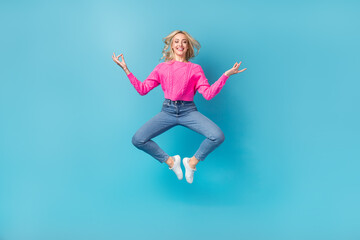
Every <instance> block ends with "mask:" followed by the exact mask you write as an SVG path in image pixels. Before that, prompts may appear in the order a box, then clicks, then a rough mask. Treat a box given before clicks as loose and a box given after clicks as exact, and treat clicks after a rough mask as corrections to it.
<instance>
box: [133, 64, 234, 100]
mask: <svg viewBox="0 0 360 240" xmlns="http://www.w3.org/2000/svg"><path fill="white" fill-rule="evenodd" d="M127 76H128V78H129V80H130V82H131V84H132V85H133V86H134V87H135V89H136V91H137V92H138V93H139V94H140V95H146V94H147V93H148V92H150V91H151V90H152V89H153V88H155V87H157V86H159V84H161V88H162V90H163V91H164V93H165V98H167V99H171V100H173V101H176V100H183V101H193V99H194V95H195V93H196V91H198V92H199V93H201V94H202V95H203V96H204V98H205V99H206V100H210V99H212V98H213V97H215V95H216V94H218V93H219V92H220V90H221V89H222V87H223V86H224V84H225V82H226V80H227V79H228V78H229V77H228V76H226V75H225V74H223V75H222V76H221V77H220V78H219V79H218V80H217V81H216V82H215V83H214V84H212V85H211V86H210V84H209V82H208V80H207V79H206V77H205V74H204V71H203V70H202V68H201V66H200V65H199V64H196V63H192V62H179V61H175V60H172V61H169V62H162V63H159V64H158V65H157V66H156V67H155V69H154V70H153V71H152V72H151V73H150V75H149V76H148V77H147V78H146V79H145V80H144V81H143V82H141V81H139V80H138V79H137V78H136V77H135V76H134V75H133V74H132V73H130V74H128V75H127Z"/></svg>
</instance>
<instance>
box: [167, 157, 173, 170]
mask: <svg viewBox="0 0 360 240" xmlns="http://www.w3.org/2000/svg"><path fill="white" fill-rule="evenodd" d="M165 163H166V164H167V165H168V166H169V167H170V168H172V167H173V166H174V159H173V158H172V157H169V158H168V159H167V160H166V161H165Z"/></svg>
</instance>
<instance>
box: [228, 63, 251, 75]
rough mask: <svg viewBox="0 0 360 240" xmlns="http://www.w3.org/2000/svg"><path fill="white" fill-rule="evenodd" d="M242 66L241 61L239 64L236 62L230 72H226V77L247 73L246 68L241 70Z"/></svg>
mask: <svg viewBox="0 0 360 240" xmlns="http://www.w3.org/2000/svg"><path fill="white" fill-rule="evenodd" d="M240 64H241V61H240V62H239V63H237V62H236V63H235V64H234V66H233V67H232V68H230V69H229V70H227V71H226V72H225V75H226V76H228V77H230V76H231V75H233V74H237V73H241V72H243V71H245V70H246V68H244V69H241V70H239V67H240Z"/></svg>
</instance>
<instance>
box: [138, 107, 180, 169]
mask: <svg viewBox="0 0 360 240" xmlns="http://www.w3.org/2000/svg"><path fill="white" fill-rule="evenodd" d="M175 125H176V119H175V118H174V117H172V116H170V115H169V114H166V113H165V112H163V111H161V112H160V113H158V114H157V115H155V116H154V117H153V118H151V119H150V120H149V121H147V122H146V123H145V124H144V125H143V126H142V127H140V128H139V130H137V131H136V133H135V134H134V136H133V137H132V143H133V144H134V146H135V147H137V148H138V149H140V150H142V151H144V152H146V153H148V154H150V155H151V156H152V157H154V158H155V159H156V160H158V161H159V162H160V163H163V162H165V161H166V160H167V159H168V158H169V155H168V154H167V153H165V152H164V151H163V150H162V149H161V148H160V147H159V145H158V144H157V143H155V142H154V141H153V140H151V139H152V138H154V137H156V136H158V135H160V134H161V133H163V132H165V131H167V130H169V129H170V128H172V127H174V126H175Z"/></svg>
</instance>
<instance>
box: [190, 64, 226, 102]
mask: <svg viewBox="0 0 360 240" xmlns="http://www.w3.org/2000/svg"><path fill="white" fill-rule="evenodd" d="M195 77H196V79H197V83H196V86H195V90H196V91H198V92H199V93H201V94H202V95H203V96H204V98H205V99H206V100H210V99H212V98H213V97H215V96H216V95H217V94H218V93H219V92H220V91H221V89H222V87H223V86H224V85H225V83H226V80H227V79H228V78H229V77H228V76H226V75H225V74H223V75H221V77H220V78H219V79H218V80H217V81H216V82H215V83H214V84H212V85H211V86H210V84H209V82H208V80H207V79H206V77H205V74H204V71H203V70H202V68H201V66H200V65H199V66H198V68H197V69H196V73H195Z"/></svg>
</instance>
